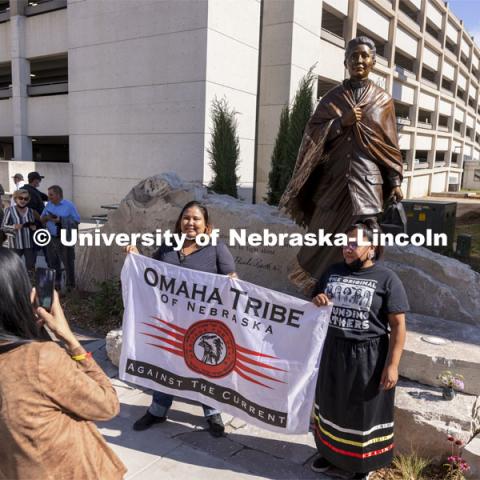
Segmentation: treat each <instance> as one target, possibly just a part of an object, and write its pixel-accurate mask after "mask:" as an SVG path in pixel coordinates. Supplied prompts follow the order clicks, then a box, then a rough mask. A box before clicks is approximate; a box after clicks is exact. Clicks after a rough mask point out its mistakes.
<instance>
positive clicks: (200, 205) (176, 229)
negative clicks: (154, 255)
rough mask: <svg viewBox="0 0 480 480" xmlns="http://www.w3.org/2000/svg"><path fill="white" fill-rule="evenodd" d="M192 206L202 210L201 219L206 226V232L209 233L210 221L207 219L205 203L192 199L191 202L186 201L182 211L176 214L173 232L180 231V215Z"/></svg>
mask: <svg viewBox="0 0 480 480" xmlns="http://www.w3.org/2000/svg"><path fill="white" fill-rule="evenodd" d="M192 207H196V208H198V209H199V210H200V211H201V212H202V215H203V219H204V220H205V225H206V227H207V231H206V233H209V234H210V233H211V226H210V222H209V221H208V210H207V207H206V206H205V205H203V204H202V203H200V202H197V201H196V200H192V201H191V202H188V203H187V204H185V205H184V206H183V208H182V211H181V212H180V215H179V216H178V218H177V221H176V223H175V233H182V217H183V214H184V213H185V211H186V210H188V209H189V208H192Z"/></svg>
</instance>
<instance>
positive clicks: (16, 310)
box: [0, 247, 47, 340]
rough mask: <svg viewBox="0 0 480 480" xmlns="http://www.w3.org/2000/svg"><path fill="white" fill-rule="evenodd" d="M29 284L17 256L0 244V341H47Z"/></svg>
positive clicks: (23, 266)
mask: <svg viewBox="0 0 480 480" xmlns="http://www.w3.org/2000/svg"><path fill="white" fill-rule="evenodd" d="M31 291H32V286H31V284H30V280H29V278H28V274H27V269H26V268H25V265H24V264H23V262H22V260H21V259H20V257H19V256H18V255H17V254H16V253H14V252H12V251H11V250H9V249H8V248H3V247H0V340H18V339H23V340H25V339H28V340H46V339H47V334H46V332H45V331H44V330H43V328H40V327H39V326H38V325H37V321H36V318H35V312H34V310H33V305H32V302H31V300H30V294H31Z"/></svg>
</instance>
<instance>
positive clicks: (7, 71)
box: [0, 63, 12, 100]
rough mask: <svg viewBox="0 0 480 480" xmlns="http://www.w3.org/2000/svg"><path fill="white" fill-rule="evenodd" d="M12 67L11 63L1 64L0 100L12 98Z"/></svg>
mask: <svg viewBox="0 0 480 480" xmlns="http://www.w3.org/2000/svg"><path fill="white" fill-rule="evenodd" d="M11 86H12V65H11V63H2V64H0V100H1V99H3V98H10V97H11V96H12V92H11V88H10V87H11Z"/></svg>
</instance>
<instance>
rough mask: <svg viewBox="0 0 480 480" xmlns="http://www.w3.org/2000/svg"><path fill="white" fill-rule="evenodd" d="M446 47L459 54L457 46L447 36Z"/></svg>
mask: <svg viewBox="0 0 480 480" xmlns="http://www.w3.org/2000/svg"><path fill="white" fill-rule="evenodd" d="M445 47H446V48H447V49H448V50H450V51H451V52H452V53H454V54H455V55H456V54H457V46H456V45H455V44H454V43H453V42H452V41H451V40H450V39H449V38H448V37H447V39H446V41H445Z"/></svg>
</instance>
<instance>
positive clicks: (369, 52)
mask: <svg viewBox="0 0 480 480" xmlns="http://www.w3.org/2000/svg"><path fill="white" fill-rule="evenodd" d="M376 53H377V50H376V48H375V43H374V41H373V40H372V39H370V38H368V37H365V36H361V37H355V38H353V39H352V40H350V41H349V42H348V44H347V48H346V50H345V62H344V65H345V67H346V68H347V69H348V73H349V74H350V78H352V79H353V80H365V79H366V78H368V75H369V74H370V72H371V71H372V68H373V67H374V65H375V56H376Z"/></svg>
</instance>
